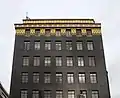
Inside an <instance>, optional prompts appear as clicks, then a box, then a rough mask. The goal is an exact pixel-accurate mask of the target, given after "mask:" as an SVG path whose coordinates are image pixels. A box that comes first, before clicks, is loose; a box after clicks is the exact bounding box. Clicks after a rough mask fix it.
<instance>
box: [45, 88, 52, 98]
mask: <svg viewBox="0 0 120 98" xmlns="http://www.w3.org/2000/svg"><path fill="white" fill-rule="evenodd" d="M44 98H52V94H51V91H50V90H45V91H44Z"/></svg>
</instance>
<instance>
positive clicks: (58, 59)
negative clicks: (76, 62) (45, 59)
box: [55, 57, 62, 66]
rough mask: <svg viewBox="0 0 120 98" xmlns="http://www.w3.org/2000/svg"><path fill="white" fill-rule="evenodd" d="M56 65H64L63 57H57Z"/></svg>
mask: <svg viewBox="0 0 120 98" xmlns="http://www.w3.org/2000/svg"><path fill="white" fill-rule="evenodd" d="M55 59H56V66H62V57H56V58H55Z"/></svg>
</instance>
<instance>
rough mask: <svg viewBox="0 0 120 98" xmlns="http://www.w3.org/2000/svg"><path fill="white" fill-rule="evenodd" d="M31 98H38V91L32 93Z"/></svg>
mask: <svg viewBox="0 0 120 98" xmlns="http://www.w3.org/2000/svg"><path fill="white" fill-rule="evenodd" d="M32 98H39V91H38V90H34V91H32Z"/></svg>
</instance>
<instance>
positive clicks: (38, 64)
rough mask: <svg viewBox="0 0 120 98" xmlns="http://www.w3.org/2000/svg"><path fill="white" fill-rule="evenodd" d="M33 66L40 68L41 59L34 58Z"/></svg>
mask: <svg viewBox="0 0 120 98" xmlns="http://www.w3.org/2000/svg"><path fill="white" fill-rule="evenodd" d="M33 66H40V57H37V56H36V57H34V63H33Z"/></svg>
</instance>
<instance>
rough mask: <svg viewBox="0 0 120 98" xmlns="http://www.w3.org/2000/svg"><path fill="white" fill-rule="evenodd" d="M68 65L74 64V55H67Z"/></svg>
mask: <svg viewBox="0 0 120 98" xmlns="http://www.w3.org/2000/svg"><path fill="white" fill-rule="evenodd" d="M67 66H73V57H67Z"/></svg>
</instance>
